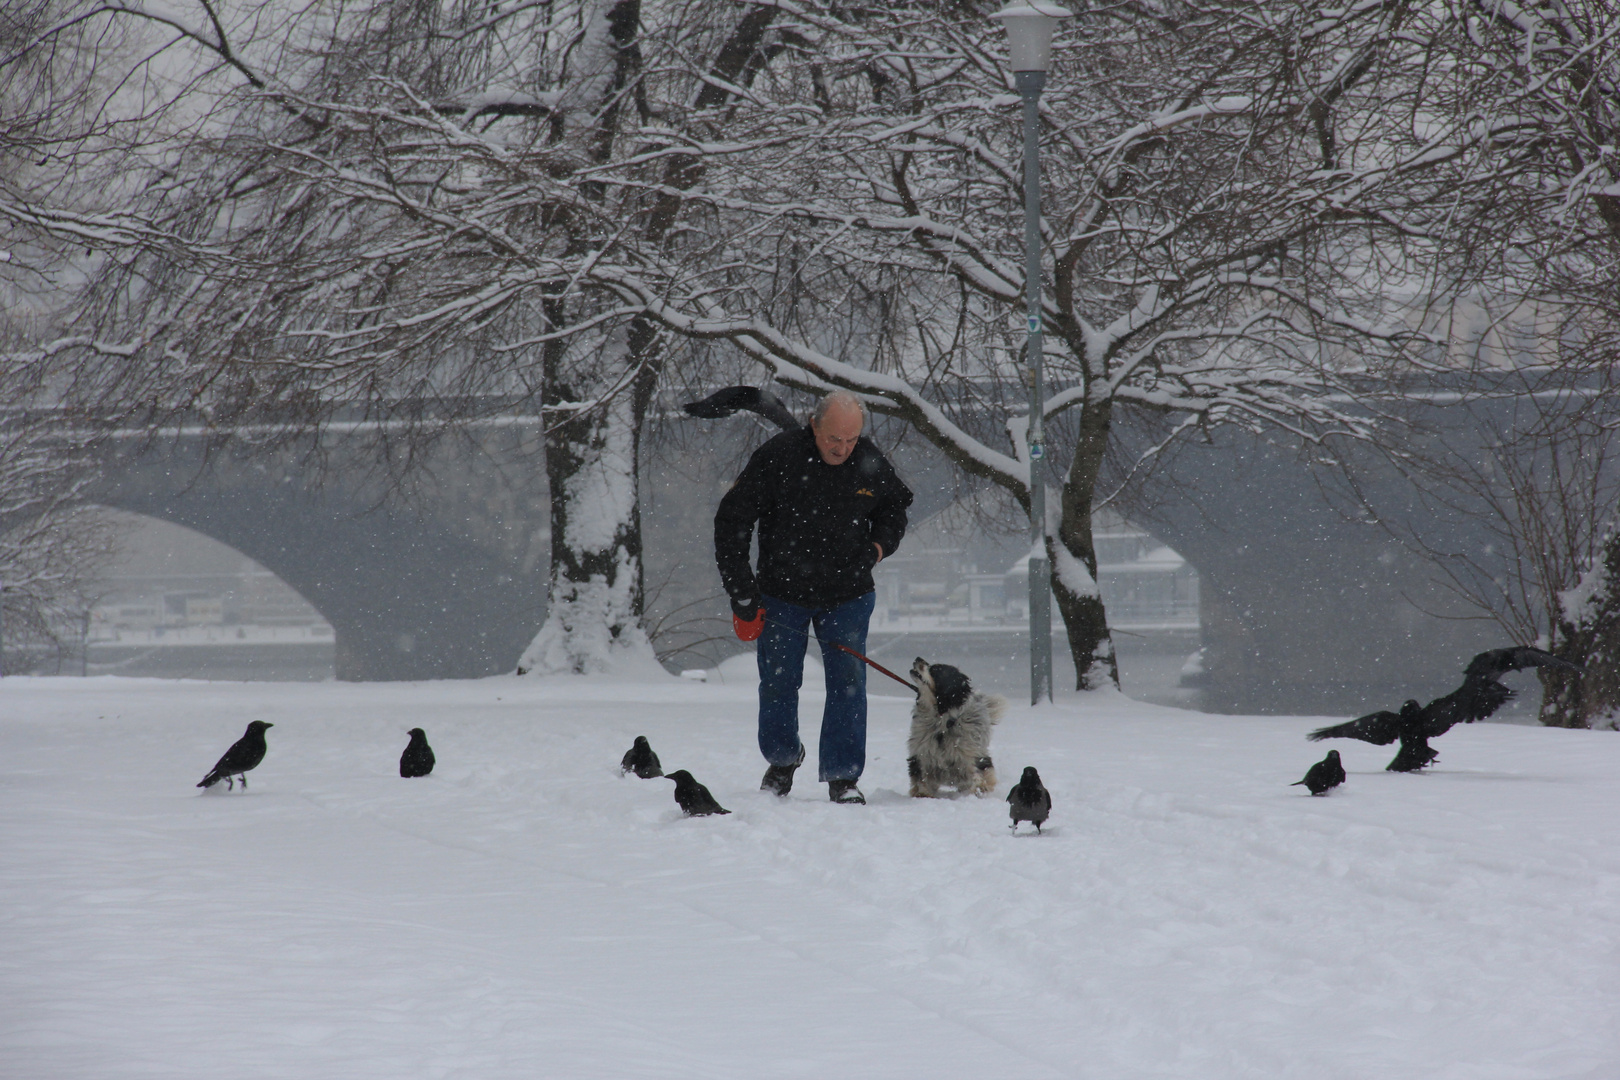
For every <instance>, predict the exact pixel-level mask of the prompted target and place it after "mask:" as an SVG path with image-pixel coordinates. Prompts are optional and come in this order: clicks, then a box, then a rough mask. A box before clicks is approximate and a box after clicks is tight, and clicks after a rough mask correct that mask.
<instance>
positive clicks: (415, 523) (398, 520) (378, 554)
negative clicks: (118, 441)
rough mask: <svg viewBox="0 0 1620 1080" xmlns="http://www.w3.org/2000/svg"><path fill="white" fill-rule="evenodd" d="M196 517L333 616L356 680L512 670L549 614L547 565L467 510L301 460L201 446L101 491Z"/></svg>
mask: <svg viewBox="0 0 1620 1080" xmlns="http://www.w3.org/2000/svg"><path fill="white" fill-rule="evenodd" d="M90 500H91V501H93V502H96V503H99V504H102V505H105V506H109V507H113V508H115V509H120V510H126V511H130V512H133V513H138V514H144V515H146V516H148V517H153V518H157V519H159V520H163V521H169V522H173V523H174V524H177V525H183V526H185V527H187V528H189V529H192V530H195V531H196V532H199V533H202V534H203V535H204V536H208V537H212V538H213V539H215V540H217V541H219V542H220V543H223V544H226V545H228V546H229V547H231V548H234V549H236V550H237V551H240V552H242V553H243V554H244V555H247V556H248V557H249V558H251V559H253V560H254V561H256V562H258V563H259V564H260V565H262V566H264V567H266V568H267V569H269V570H270V571H271V572H273V573H274V574H275V575H276V576H277V577H279V578H281V580H282V581H284V582H286V583H287V584H288V585H289V586H291V587H292V588H293V589H295V590H296V591H297V592H298V593H299V594H300V595H302V596H303V597H304V598H305V599H307V600H308V601H309V603H310V604H311V605H313V606H314V607H315V609H316V610H318V611H319V612H320V613H321V615H322V617H323V618H325V619H326V620H327V622H329V623H330V624H331V625H332V628H333V631H334V633H335V645H334V667H335V670H336V674H337V677H338V678H339V679H343V680H352V681H370V680H400V679H444V678H478V677H482V676H486V675H493V674H498V673H501V672H506V671H511V670H513V668H514V667H515V666H516V664H517V659H518V655H519V654H520V653H521V651H522V649H523V647H524V646H525V645H526V644H527V643H528V641H529V640H530V639H531V638H532V637H533V635H534V633H535V632H536V631H537V630H538V629H539V626H540V623H541V621H542V618H543V616H544V612H545V599H544V597H545V589H544V578H543V574H538V573H536V572H535V571H534V570H533V568H526V567H524V566H522V565H520V564H518V563H517V562H516V561H515V560H513V559H512V558H511V557H510V555H509V554H508V553H506V552H503V551H501V550H499V549H498V548H496V547H495V546H494V545H490V544H488V543H481V542H480V540H479V538H478V537H476V536H473V535H469V530H468V529H467V528H466V527H465V520H464V519H463V520H455V519H454V518H453V517H452V518H451V519H450V520H447V519H446V515H443V514H435V513H433V512H432V508H431V507H422V506H416V507H413V506H408V505H403V504H401V503H399V502H397V501H387V500H379V499H378V498H377V497H376V495H375V493H374V492H372V491H370V490H368V489H367V488H366V487H365V486H364V485H359V484H354V483H350V482H345V479H344V477H343V474H342V472H341V470H329V471H328V472H327V474H326V475H325V476H323V477H322V478H320V482H318V483H315V482H312V478H311V477H310V476H309V475H307V474H306V473H304V472H302V471H301V470H300V469H299V468H298V467H297V465H296V462H295V460H293V459H291V458H289V459H288V460H285V461H274V460H270V461H267V460H265V459H263V458H258V459H254V460H252V461H234V460H229V459H216V460H205V459H203V457H202V456H201V454H200V452H199V451H198V450H197V449H195V448H190V447H184V446H180V447H170V448H167V449H165V450H163V451H161V452H158V451H151V450H148V451H147V452H145V453H141V454H139V455H131V456H130V457H128V458H126V459H124V460H122V461H119V462H117V463H116V467H111V468H108V469H107V470H106V473H105V478H104V479H103V481H102V482H101V483H100V484H99V485H98V486H97V487H96V489H95V490H94V491H92V492H91V493H90Z"/></svg>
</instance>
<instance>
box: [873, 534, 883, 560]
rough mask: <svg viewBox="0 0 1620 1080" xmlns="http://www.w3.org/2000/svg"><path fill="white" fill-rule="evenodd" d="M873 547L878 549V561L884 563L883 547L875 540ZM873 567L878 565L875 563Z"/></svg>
mask: <svg viewBox="0 0 1620 1080" xmlns="http://www.w3.org/2000/svg"><path fill="white" fill-rule="evenodd" d="M872 546H873V547H875V548H877V549H878V558H877V561H878V562H882V561H883V545H882V544H880V543H878V542H877V541H876V540H874V541H872ZM872 565H873V566H876V565H877V563H873V564H872Z"/></svg>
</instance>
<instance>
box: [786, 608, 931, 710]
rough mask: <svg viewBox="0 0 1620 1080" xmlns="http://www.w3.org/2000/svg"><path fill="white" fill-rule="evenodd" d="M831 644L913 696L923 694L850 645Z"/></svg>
mask: <svg viewBox="0 0 1620 1080" xmlns="http://www.w3.org/2000/svg"><path fill="white" fill-rule="evenodd" d="M778 625H780V624H778ZM829 644H831V645H832V647H833V648H835V649H843V650H844V651H845V652H847V653H849V655H851V656H853V657H855V658H856V659H857V660H864V661H866V662H867V663H868V664H870V665H872V666H873V667H875V668H877V669H878V670H879V671H881V672H883V674H885V675H887V676H888V677H889V678H891V679H893V680H894V681H895V682H897V683H899V684H900V685H901V686H903V687H905V688H906V689H907V690H910V691H911V692H912V693H913V694H917V693H921V691H919V690H918V689H917V687H916V686H915V685H914V684H913V683H912V681H911V680H910V679H902V678H901V677H900V676H898V675H896V674H895V673H894V672H892V671H890V670H889V669H888V668H886V667H884V666H883V665H882V664H880V663H878V662H877V661H876V660H874V659H872V658H871V657H870V656H863V655H862V654H860V653H858V652H856V651H855V650H854V649H852V648H850V647H849V646H848V645H840V644H838V642H836V641H833V642H829Z"/></svg>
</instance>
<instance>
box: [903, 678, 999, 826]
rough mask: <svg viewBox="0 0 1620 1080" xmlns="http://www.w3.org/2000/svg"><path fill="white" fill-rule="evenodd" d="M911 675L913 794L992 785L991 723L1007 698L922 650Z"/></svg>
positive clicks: (909, 743)
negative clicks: (914, 684)
mask: <svg viewBox="0 0 1620 1080" xmlns="http://www.w3.org/2000/svg"><path fill="white" fill-rule="evenodd" d="M911 677H912V678H913V679H915V680H916V682H917V687H918V690H917V705H916V707H915V708H914V709H912V710H911V737H910V738H909V739H907V740H906V750H907V752H908V754H909V755H910V756H909V757H907V759H906V767H907V769H908V771H909V772H910V773H911V796H912V798H914V799H933V798H937V797H938V796H939V789H940V788H941V787H950V788H955V789H956V790H957V791H958V792H969V791H971V792H973V793H974V794H975V795H983V794H985V793H987V792H990V791H994V790H995V788H996V767H995V764H994V763H993V762H992V761H991V760H990V729H991V727H993V726H994V725H995V724H996V723H997V722H998V721H1000V720H1001V716H1002V714H1003V713H1004V712H1006V711H1007V699H1006V698H1003V697H1001V696H999V695H997V694H981V693H979V692H978V691H977V690H975V689H973V684H972V683H970V682H968V677H967V676H966V675H964V674H962V672H961V671H959V670H957V669H956V668H954V667H951V666H950V665H949V664H930V663H929V662H928V661H926V660H924V659H923V658H922V657H920V656H919V657H918V658H917V660H916V662H915V663H914V664H912V665H911Z"/></svg>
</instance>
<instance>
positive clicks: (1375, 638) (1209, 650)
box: [95, 420, 1507, 714]
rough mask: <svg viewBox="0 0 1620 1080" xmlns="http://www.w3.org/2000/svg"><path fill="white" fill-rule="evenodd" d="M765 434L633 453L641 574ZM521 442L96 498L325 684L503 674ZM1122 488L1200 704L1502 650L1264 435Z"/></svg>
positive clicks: (123, 469) (1283, 702) (246, 464)
mask: <svg viewBox="0 0 1620 1080" xmlns="http://www.w3.org/2000/svg"><path fill="white" fill-rule="evenodd" d="M693 423H699V422H693ZM763 434H764V432H762V431H761V430H759V429H758V428H756V427H755V426H753V425H751V424H748V423H746V422H744V421H740V420H733V421H725V422H715V423H713V424H711V425H709V426H707V427H704V429H703V433H702V435H701V436H700V437H699V438H698V439H697V440H696V442H697V444H698V445H700V446H701V450H700V451H693V452H692V454H691V456H687V457H685V458H683V460H682V465H683V468H682V469H671V468H668V467H666V463H665V462H662V461H660V460H659V458H658V456H657V454H658V452H657V451H654V452H653V453H652V454H651V455H650V460H649V462H648V464H647V469H646V472H645V475H644V486H645V487H646V488H647V489H648V490H652V489H653V488H654V487H656V488H657V489H658V491H659V501H660V502H661V503H663V504H664V505H665V506H666V507H674V508H675V512H674V515H673V517H670V518H669V520H666V521H665V522H664V523H663V524H662V525H659V524H656V523H654V522H653V521H649V522H648V525H647V548H648V560H649V565H651V564H652V563H654V562H656V561H659V558H660V555H659V552H658V551H657V550H656V549H657V548H659V547H660V546H663V547H665V548H667V549H668V550H666V551H665V552H664V553H663V561H665V562H666V563H668V564H670V565H679V564H682V563H684V564H685V566H686V567H687V568H696V569H695V571H694V572H696V573H701V572H702V571H703V569H704V568H706V567H707V566H708V559H709V545H710V539H709V534H708V522H709V518H710V515H711V513H712V505H713V503H714V501H715V500H716V499H717V498H718V493H719V490H720V485H721V481H722V479H723V477H722V476H721V475H720V474H721V473H722V472H724V471H725V468H727V467H729V466H723V465H720V464H719V462H721V461H725V460H732V459H735V458H737V456H738V455H739V454H740V453H742V452H744V451H745V450H746V448H747V447H748V446H749V445H752V443H754V442H757V441H758V440H759V439H760V438H761V437H762V435H763ZM1123 436H1124V439H1125V441H1126V442H1127V443H1128V442H1130V441H1131V440H1132V438H1133V435H1132V433H1131V432H1130V431H1129V430H1128V429H1127V430H1125V431H1124V432H1123ZM1150 436H1151V433H1150V432H1147V431H1145V430H1144V431H1143V432H1140V433H1138V435H1137V436H1136V437H1137V438H1140V439H1143V440H1145V439H1146V438H1148V437H1150ZM538 444H539V439H538V434H537V432H536V431H535V430H534V429H533V428H522V427H508V428H498V429H491V430H489V431H486V432H484V433H483V434H477V435H474V436H470V437H463V438H459V439H457V440H450V441H446V443H445V444H443V445H442V446H441V447H439V449H438V450H437V451H435V453H434V454H433V455H431V456H430V457H429V458H428V459H426V460H425V461H424V462H423V463H422V464H421V466H420V467H419V468H417V469H416V470H414V471H413V472H412V473H411V474H410V484H409V488H408V490H407V491H405V492H403V493H400V492H396V491H394V490H392V489H391V488H390V487H389V485H387V484H386V483H384V482H383V480H382V479H381V477H380V475H379V467H378V466H377V465H376V464H375V459H374V458H373V457H371V456H369V453H370V452H369V450H367V449H365V448H363V447H360V446H358V445H355V446H349V445H344V444H343V443H342V442H341V441H339V443H337V444H335V445H327V444H322V445H306V446H301V447H294V448H289V449H285V450H279V451H276V452H275V453H271V454H268V455H264V454H259V455H253V456H246V455H244V454H240V453H229V452H225V453H221V452H216V453H214V454H213V455H212V456H208V455H204V454H203V453H202V451H201V446H202V444H201V443H200V442H198V441H188V440H186V439H176V440H172V441H170V442H169V443H166V444H164V445H163V446H162V447H161V448H158V449H146V450H144V451H140V452H137V451H134V450H130V451H127V452H124V453H122V454H120V455H119V456H118V457H117V458H116V459H115V460H111V461H109V462H108V469H107V473H106V479H105V481H104V482H103V484H102V486H101V488H100V490H99V491H98V492H97V493H96V496H95V498H96V501H98V502H101V503H104V504H106V505H108V506H112V507H117V508H120V509H124V510H130V511H134V512H136V513H141V514H147V515H150V516H152V517H156V518H161V519H163V520H166V521H171V522H175V523H177V524H180V525H184V526H186V527H188V528H191V529H194V530H196V531H198V532H200V533H203V534H205V535H207V536H210V537H213V538H214V539H216V540H219V541H221V542H223V543H225V544H228V545H230V546H231V547H233V548H235V549H237V550H238V551H241V552H242V553H243V554H245V555H248V556H250V557H252V558H254V559H256V560H257V561H259V562H260V563H262V564H263V565H264V566H266V567H267V568H269V569H270V570H271V571H273V572H274V573H276V574H277V575H278V576H280V577H281V578H282V579H283V580H284V581H286V582H287V583H288V584H289V585H290V586H292V587H293V588H295V589H297V590H298V591H299V592H300V593H301V594H303V596H304V597H305V598H306V599H307V600H308V601H309V602H310V603H311V604H312V605H314V606H315V607H316V608H317V609H318V610H319V611H320V612H321V614H322V615H323V616H324V617H325V618H326V619H327V620H328V621H329V622H331V624H332V625H333V627H334V628H335V630H336V634H337V674H338V677H339V678H342V679H351V680H367V679H428V678H468V677H478V676H483V675H488V674H493V673H497V672H502V671H510V670H511V669H512V668H513V666H514V665H515V664H516V661H517V657H518V655H519V653H520V652H521V651H522V649H523V648H524V646H526V645H527V644H528V642H529V641H530V640H531V638H532V637H533V635H534V633H535V632H536V630H537V629H538V628H539V625H540V623H541V621H542V618H543V614H544V607H545V582H546V573H547V551H546V546H545V545H546V544H547V543H548V534H547V522H548V520H549V510H548V505H547V502H546V496H545V477H544V470H543V468H542V464H541V457H540V449H539V445H538ZM733 444H734V445H733ZM728 447H729V448H728ZM683 453H686V451H683ZM728 455H729V457H728ZM899 461H900V465H901V468H902V470H903V471H905V472H907V473H909V474H910V475H911V477H912V479H913V481H914V482H913V487H915V488H917V489H918V491H919V495H920V497H919V502H918V505H917V507H916V508H915V512H916V513H917V515H918V516H919V517H920V516H923V515H926V514H928V513H931V512H933V511H934V510H937V509H941V508H942V505H935V504H942V502H943V500H944V499H945V498H947V497H948V493H949V492H950V491H952V490H953V489H954V483H953V482H952V481H951V479H949V477H948V475H947V474H948V469H947V467H946V466H945V465H944V464H943V463H942V462H941V461H940V460H938V459H937V458H935V457H932V456H930V455H929V454H927V453H920V452H916V451H912V452H910V453H903V454H902V455H900V458H899ZM706 462H707V464H706ZM1360 471H1361V474H1362V475H1361V479H1362V482H1363V483H1364V484H1367V485H1368V486H1369V489H1371V490H1375V491H1376V492H1377V494H1378V496H1379V499H1380V501H1381V503H1382V504H1384V505H1385V506H1387V507H1389V508H1390V510H1389V511H1388V512H1390V513H1397V514H1400V513H1404V514H1408V515H1415V514H1418V513H1422V512H1424V511H1421V510H1420V509H1419V507H1418V504H1417V503H1416V501H1415V500H1414V499H1413V498H1412V497H1411V493H1410V492H1409V491H1406V489H1405V488H1404V486H1403V485H1404V482H1403V481H1401V480H1400V478H1399V477H1398V476H1396V475H1395V474H1394V473H1393V471H1392V470H1389V469H1387V468H1383V467H1382V466H1381V465H1380V464H1379V463H1378V461H1377V460H1376V458H1374V457H1372V456H1371V455H1368V456H1367V460H1366V461H1364V462H1362V463H1361V469H1360ZM709 472H712V473H713V474H714V475H712V476H710V475H707V474H708V473H709ZM936 480H937V481H938V482H935V481H936ZM683 485H684V486H683ZM1140 491H1141V498H1139V499H1138V500H1137V501H1136V504H1135V505H1133V506H1132V507H1127V508H1126V513H1127V516H1129V517H1130V518H1131V519H1132V520H1133V521H1135V522H1136V523H1137V524H1138V525H1140V526H1141V527H1143V528H1146V529H1147V530H1149V531H1150V532H1152V533H1153V534H1154V535H1155V536H1157V537H1158V538H1159V539H1160V540H1162V541H1163V542H1164V543H1166V544H1168V545H1170V546H1171V547H1173V548H1175V549H1176V550H1177V551H1179V552H1180V553H1181V554H1182V555H1183V556H1184V557H1186V558H1187V560H1188V561H1189V562H1191V563H1192V564H1193V565H1194V566H1195V567H1196V568H1197V569H1198V571H1199V574H1200V580H1201V589H1202V592H1201V596H1202V624H1203V625H1202V629H1203V644H1204V649H1205V667H1206V670H1207V672H1208V677H1209V680H1210V682H1209V686H1208V689H1207V692H1206V704H1207V705H1208V707H1211V708H1215V709H1218V710H1227V711H1257V712H1264V711H1290V712H1298V711H1320V712H1324V713H1335V714H1340V713H1345V712H1350V711H1354V710H1356V709H1360V708H1362V707H1364V706H1367V705H1369V703H1371V704H1378V703H1384V704H1388V703H1391V702H1398V701H1399V700H1400V698H1401V697H1404V696H1407V695H1414V696H1422V695H1423V694H1424V693H1429V692H1431V691H1432V692H1433V693H1436V694H1438V693H1443V692H1445V691H1447V690H1449V689H1451V688H1452V687H1453V686H1454V685H1455V681H1456V676H1457V675H1458V674H1459V673H1460V670H1461V666H1462V664H1463V663H1464V662H1465V661H1466V660H1467V658H1468V657H1469V656H1471V655H1472V654H1473V652H1475V651H1477V650H1479V649H1481V648H1486V647H1491V646H1495V645H1500V644H1506V643H1507V642H1506V640H1505V639H1504V638H1503V636H1502V632H1501V631H1500V630H1497V629H1495V628H1494V627H1493V626H1491V625H1490V624H1488V623H1483V622H1480V621H1477V620H1476V621H1470V620H1469V619H1467V618H1466V616H1468V615H1470V614H1471V613H1470V612H1468V611H1467V610H1466V609H1463V608H1461V607H1459V606H1458V604H1457V603H1456V601H1455V600H1454V598H1451V597H1448V596H1447V595H1446V594H1445V592H1444V590H1443V589H1441V588H1439V587H1438V586H1437V585H1436V581H1435V575H1434V572H1433V568H1432V566H1430V565H1429V564H1427V563H1426V562H1425V561H1423V560H1421V559H1419V558H1417V557H1416V556H1414V555H1413V554H1412V553H1411V552H1409V551H1406V550H1405V549H1403V548H1402V547H1401V546H1400V545H1399V544H1397V543H1396V542H1395V541H1393V540H1392V539H1391V538H1390V537H1389V535H1388V534H1387V533H1386V532H1385V531H1383V530H1382V529H1381V528H1380V527H1379V526H1378V525H1377V524H1375V523H1370V522H1368V521H1366V520H1364V518H1363V517H1362V516H1361V515H1359V514H1357V513H1355V512H1353V511H1351V510H1348V509H1347V505H1348V504H1347V501H1346V500H1345V499H1343V498H1342V497H1341V496H1342V492H1338V493H1336V492H1335V489H1334V487H1333V484H1332V478H1331V476H1328V477H1327V478H1326V479H1324V474H1322V473H1321V472H1319V471H1316V472H1313V471H1312V470H1311V469H1310V468H1308V467H1307V466H1306V465H1305V464H1304V463H1303V462H1302V461H1301V460H1300V459H1299V457H1298V455H1297V452H1296V451H1295V450H1294V449H1293V448H1291V447H1288V446H1285V445H1283V444H1281V443H1279V442H1275V441H1272V440H1268V439H1266V438H1263V437H1254V436H1250V435H1245V434H1240V433H1237V432H1226V433H1223V434H1221V435H1219V436H1218V437H1217V438H1215V440H1214V441H1213V442H1211V443H1208V444H1198V445H1194V444H1188V445H1186V446H1184V447H1182V448H1181V449H1180V450H1178V451H1177V452H1175V453H1174V454H1173V455H1172V456H1170V457H1169V458H1168V459H1167V460H1166V461H1165V462H1164V463H1163V464H1162V465H1161V467H1160V468H1159V469H1158V470H1157V471H1156V472H1155V473H1154V474H1153V475H1152V476H1151V477H1150V478H1148V479H1147V480H1146V481H1145V482H1143V483H1142V484H1141V489H1140ZM665 516H666V517H668V514H667V513H666V514H665ZM1446 527H1447V529H1448V530H1449V534H1448V535H1449V536H1450V542H1453V543H1455V544H1457V545H1461V546H1463V547H1467V546H1469V545H1476V546H1478V545H1483V544H1485V543H1488V537H1486V536H1484V534H1483V533H1482V532H1480V531H1479V530H1478V528H1477V527H1476V526H1471V525H1470V524H1469V523H1468V522H1467V521H1454V522H1451V523H1448V524H1447V526H1446ZM699 584H700V586H701V589H702V590H707V589H709V588H711V587H712V585H711V584H710V583H709V582H708V581H707V579H705V580H704V581H703V582H702V583H699ZM695 588H696V586H695ZM719 613H720V612H719V609H718V605H717V608H716V614H719Z"/></svg>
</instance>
